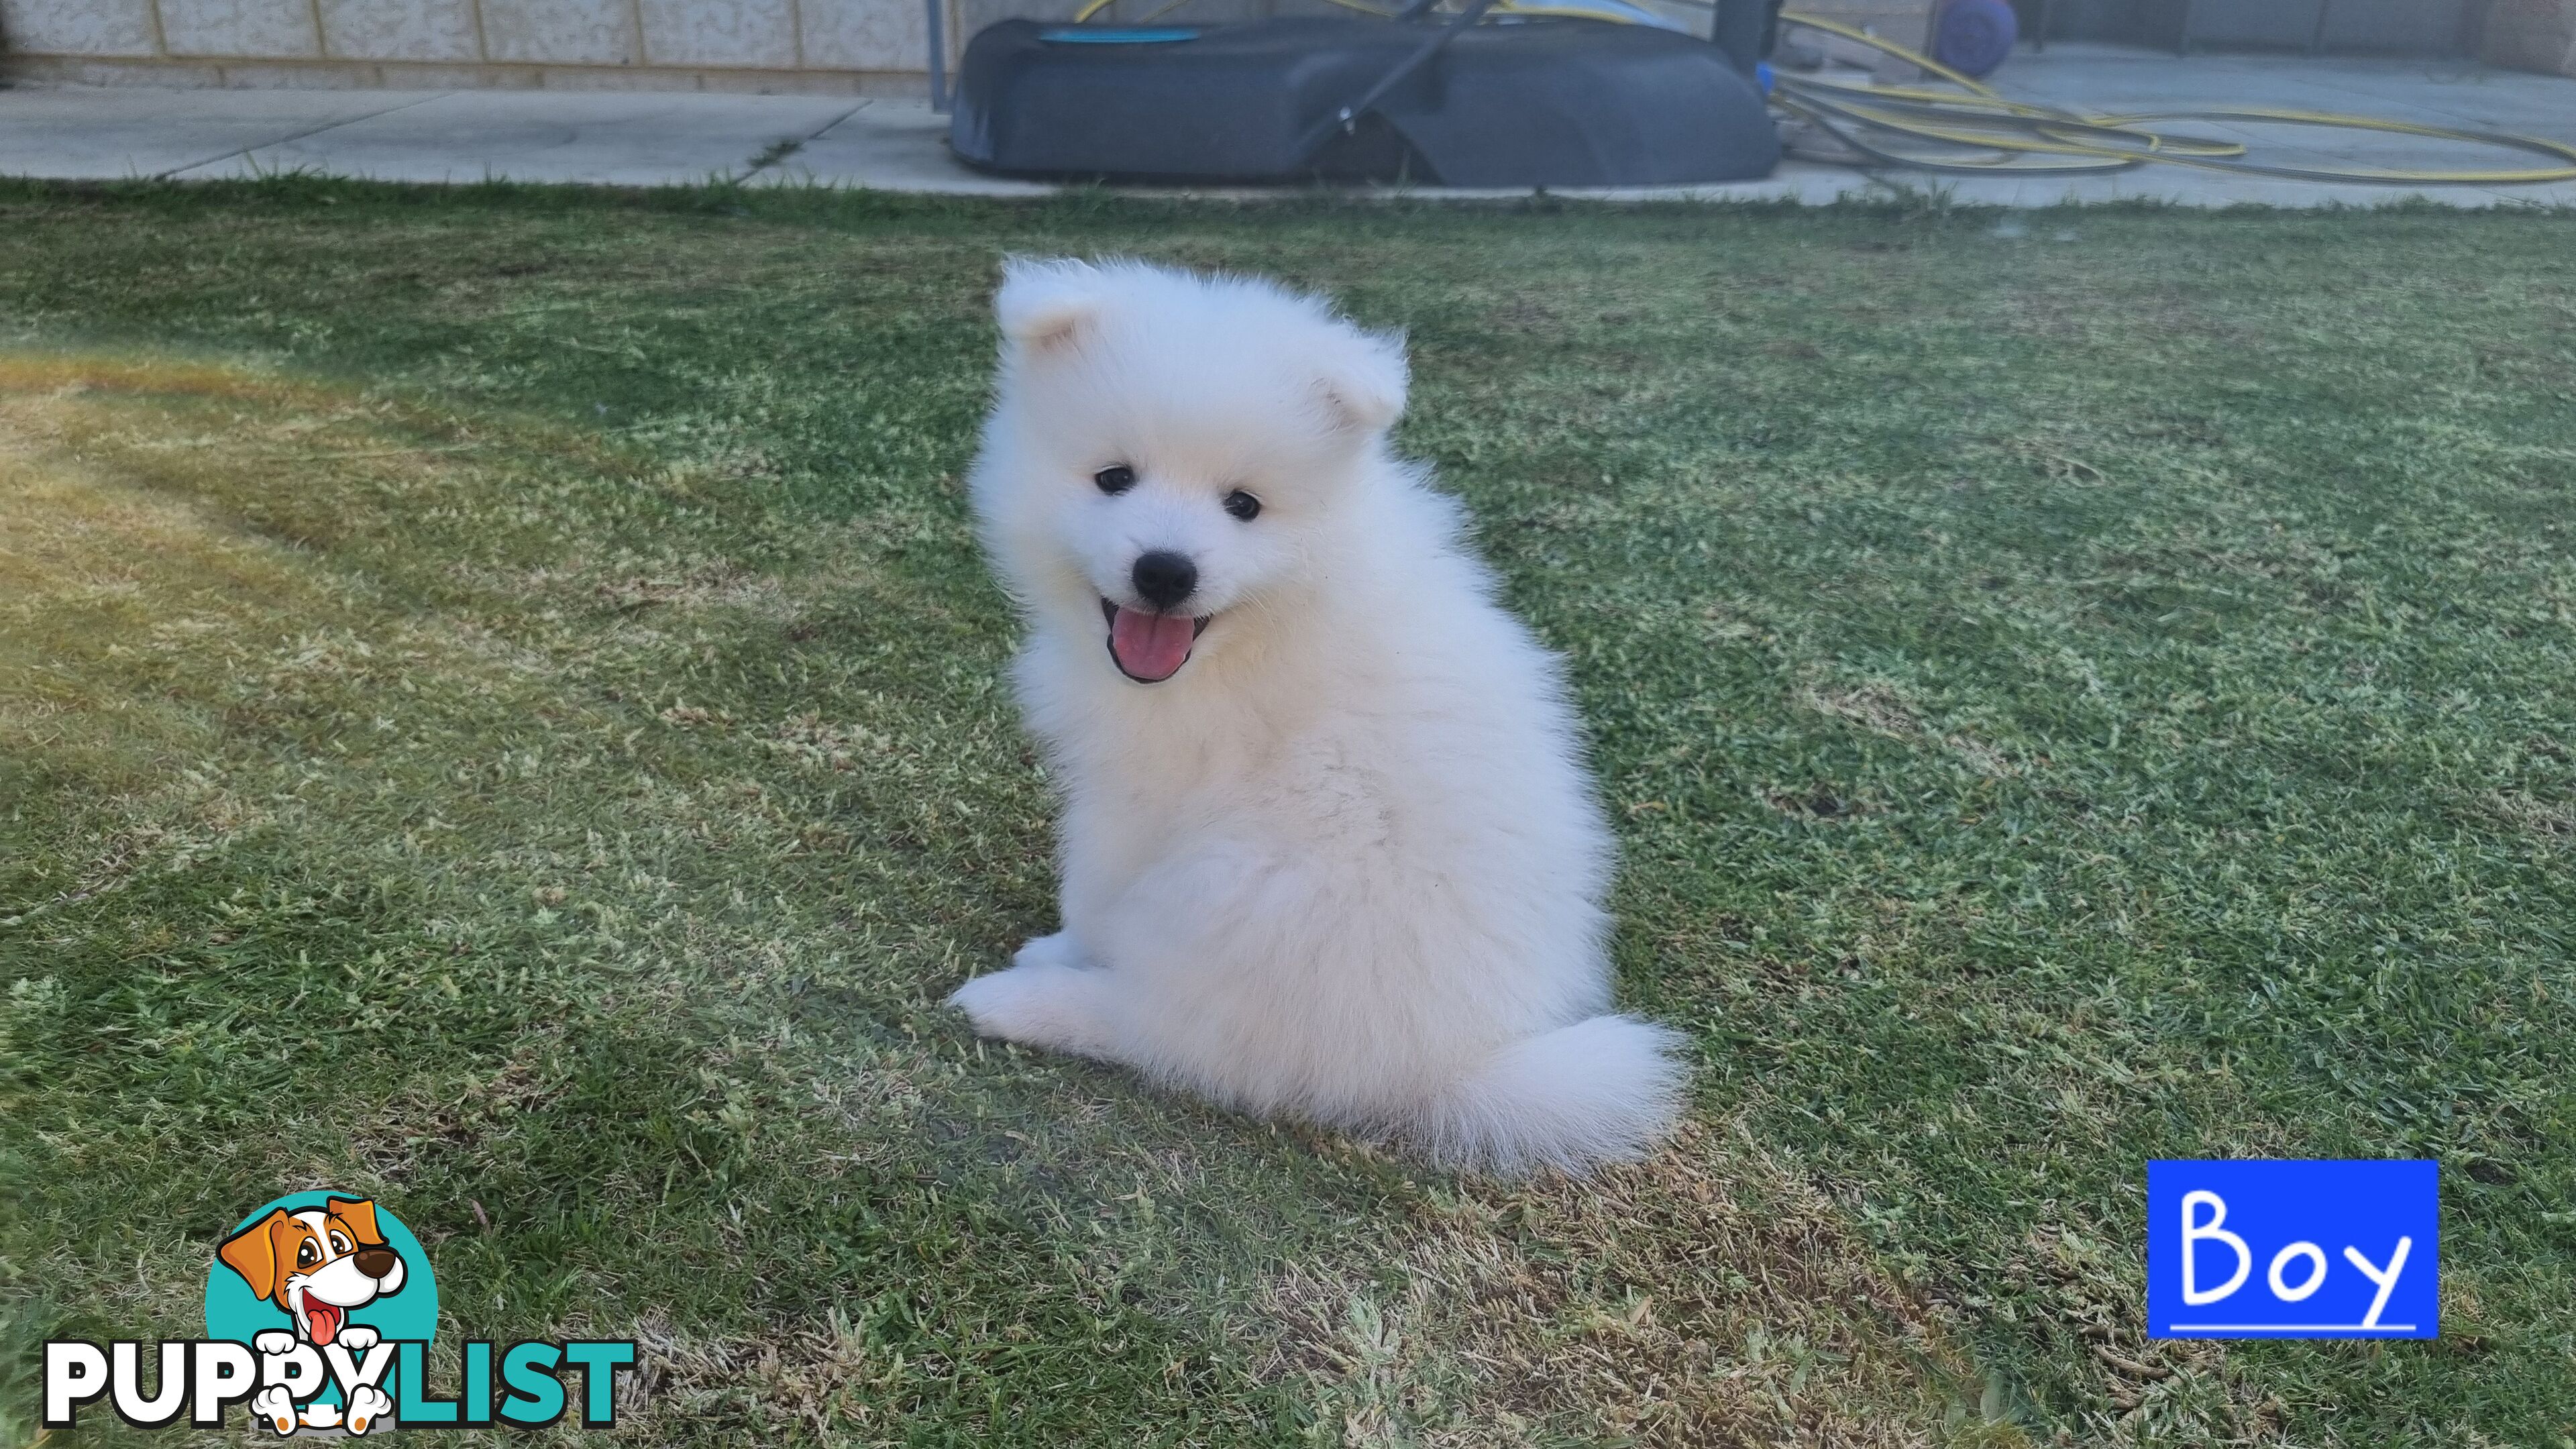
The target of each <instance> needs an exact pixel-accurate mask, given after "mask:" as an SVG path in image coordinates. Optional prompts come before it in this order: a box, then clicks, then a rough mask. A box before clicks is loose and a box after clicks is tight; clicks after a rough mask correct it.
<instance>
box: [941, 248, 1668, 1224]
mask: <svg viewBox="0 0 2576 1449" xmlns="http://www.w3.org/2000/svg"><path fill="white" fill-rule="evenodd" d="M996 311H997V313H998V314H999V317H1000V320H1001V323H1002V327H1003V333H1004V341H1003V353H1002V366H1001V376H1000V383H999V395H998V400H997V402H996V404H995V406H994V408H993V412H992V414H991V416H990V418H989V419H988V420H987V422H986V425H985V430H984V438H983V451H982V455H981V457H980V458H979V459H978V460H977V463H976V465H975V471H974V475H973V482H972V487H973V495H974V503H975V508H976V512H977V515H978V517H979V519H980V521H981V523H982V526H983V532H984V538H985V543H986V547H987V549H988V551H989V553H990V555H991V557H992V561H993V564H994V567H995V569H996V571H997V572H998V573H999V574H1000V576H1001V577H1002V579H1003V581H1004V583H1005V584H1006V586H1007V587H1008V588H1009V589H1010V591H1011V593H1012V595H1013V597H1014V599H1015V600H1016V601H1017V602H1018V604H1019V605H1020V607H1021V609H1022V612H1023V614H1024V615H1025V618H1026V621H1027V626H1028V637H1027V639H1026V642H1025V644H1024V647H1023V648H1022V650H1021V653H1020V656H1019V660H1018V664H1017V680H1018V684H1019V692H1020V698H1021V702H1022V704H1023V706H1024V708H1025V709H1026V711H1027V714H1028V718H1029V722H1030V725H1031V726H1032V728H1033V729H1034V730H1035V732H1036V733H1037V734H1038V736H1039V737H1040V738H1041V739H1042V740H1043V741H1044V743H1045V745H1046V747H1047V752H1048V759H1049V762H1050V766H1051V769H1052V773H1053V776H1054V779H1055V781H1056V783H1057V785H1058V787H1059V788H1060V789H1061V791H1062V794H1063V797H1064V817H1063V822H1062V842H1061V844H1062V862H1063V871H1062V874H1063V895H1062V912H1063V923H1064V924H1063V929H1062V930H1061V931H1060V932H1058V933H1057V934H1055V935H1052V936H1046V937H1042V938H1040V939H1037V940H1033V941H1031V942H1029V943H1028V944H1027V945H1026V946H1024V947H1022V948H1021V950H1020V952H1019V954H1018V957H1017V958H1016V962H1015V964H1014V965H1013V966H1012V967H1011V968H1010V969H1008V970H1005V971H1001V972H997V973H994V974H991V975H987V976H982V977H978V978H976V979H975V980H972V981H969V982H967V983H966V984H965V985H964V986H963V987H960V988H959V989H958V991H957V993H956V996H955V997H954V998H953V1000H954V1001H955V1003H956V1004H957V1005H959V1006H960V1007H963V1008H964V1009H965V1010H966V1012H967V1013H968V1014H969V1015H970V1016H971V1017H972V1018H973V1020H974V1023H975V1026H976V1029H977V1030H978V1031H980V1032H983V1033H984V1034H986V1035H991V1036H1000V1037H1006V1038H1009V1039H1011V1040H1014V1041H1020V1042H1026V1043H1028V1044H1030V1045H1033V1046H1039V1047H1046V1048H1050V1049H1053V1050H1058V1051H1066V1052H1075V1053H1080V1054H1082V1055H1085V1056H1090V1057H1097V1058H1100V1059H1103V1060H1107V1061H1114V1062H1122V1063H1126V1064H1128V1065H1130V1066H1133V1067H1135V1068H1137V1069H1138V1070H1141V1071H1143V1072H1146V1073H1149V1074H1151V1075H1152V1076H1154V1077H1156V1078H1159V1079H1162V1080H1165V1081H1169V1082H1174V1083H1178V1084H1180V1085H1182V1086H1185V1087H1187V1088H1189V1089H1192V1090H1194V1091H1197V1092H1199V1093H1201V1094H1204V1095H1205V1096H1207V1097H1210V1098H1212V1099H1214V1100H1216V1101H1218V1102H1221V1103H1225V1104H1227V1105H1230V1106H1233V1107H1236V1108H1239V1109H1241V1110H1244V1111H1247V1112H1253V1113H1259V1114H1264V1115H1285V1116H1293V1117H1299V1118H1304V1119H1307V1120H1311V1121H1315V1122H1320V1123H1325V1124H1329V1125H1332V1126H1336V1127H1340V1128H1345V1129H1349V1130H1352V1131H1357V1132H1362V1133H1368V1134H1373V1135H1382V1136H1390V1137H1394V1138H1397V1139H1400V1140H1402V1141H1404V1142H1406V1143H1408V1144H1410V1145H1411V1146H1412V1147H1414V1148H1415V1149H1416V1150H1418V1151H1420V1152H1422V1153H1424V1154H1425V1155H1427V1156H1429V1157H1431V1158H1432V1159H1433V1160H1435V1161H1438V1162H1441V1163H1444V1164H1450V1165H1455V1166H1461V1167H1468V1168H1476V1169H1482V1170H1486V1171H1492V1172H1501V1173H1517V1172H1524V1171H1528V1170H1530V1169H1533V1168H1537V1167H1541V1166H1553V1167H1559V1168H1564V1169H1568V1170H1575V1171H1580V1170H1582V1169H1584V1168H1586V1167H1588V1166H1591V1165H1592V1164H1595V1163H1599V1162H1602V1161H1607V1160H1614V1159H1622V1158H1633V1157H1635V1156H1638V1155H1639V1154H1641V1153H1642V1152H1644V1151H1645V1150H1646V1149H1647V1148H1648V1146H1649V1145H1651V1144H1652V1143H1653V1142H1654V1141H1655V1139H1656V1138H1658V1137H1659V1136H1661V1135H1662V1134H1663V1133H1664V1132H1665V1131H1666V1130H1667V1129H1669V1127H1670V1126H1671V1124H1672V1120H1673V1117H1674V1114H1675V1112H1676V1111H1677V1109H1678V1105H1679V1096H1680V1087H1681V1076H1682V1074H1681V1071H1680V1069H1679V1067H1678V1066H1676V1065H1675V1063H1674V1062H1673V1061H1672V1059H1671V1057H1670V1056H1669V1054H1668V1053H1669V1050H1670V1046H1671V1034H1670V1033H1668V1032H1666V1031H1665V1030H1663V1029H1662V1028H1660V1027H1656V1026H1651V1025H1648V1024H1647V1023H1644V1022H1641V1021H1637V1020H1634V1019H1632V1018H1629V1017H1624V1016H1611V1015H1603V1014H1601V1013H1603V1012H1604V1011H1605V1010H1606V1008H1607V1007H1608V1006H1609V1002H1610V970H1609V963H1608V960H1607V958H1606V956H1605V954H1604V941H1603V938H1604V935H1605V933H1606V930H1607V927H1608V921H1607V918H1606V917H1605V915H1604V913H1603V911H1602V907H1601V899H1602V895H1603V892H1604V890H1605V888H1606V887H1607V885H1608V883H1609V877H1610V871H1611V865H1612V845H1611V840H1610V836H1609V833H1608V831H1607V830H1606V829H1604V827H1603V825H1602V821H1601V816H1600V812H1599V810H1598V808H1597V807H1596V805H1595V803H1594V801H1593V799H1592V794H1591V787H1590V782H1589V780H1588V779H1587V778H1586V775H1585V771H1584V768H1583V764H1582V759H1581V744H1580V741H1579V738H1578V735H1577V731H1576V723H1575V719H1574V716H1573V713H1572V711H1571V710H1570V709H1569V708H1568V706H1567V704H1566V701H1565V698H1564V691H1563V689H1562V687H1561V685H1560V683H1559V679H1558V671H1557V666H1556V661H1555V660H1554V658H1553V657H1552V656H1551V655H1549V654H1548V653H1547V652H1546V651H1544V650H1543V649H1542V648H1541V647H1540V646H1539V645H1538V643H1537V642H1536V641H1535V640H1534V639H1532V638H1531V637H1530V635H1529V633H1528V631H1527V630H1526V629H1524V628H1523V627H1522V626H1521V625H1520V623H1519V622H1518V621H1517V620H1515V619H1513V618H1512V617H1511V616H1510V615H1509V614H1506V613H1505V612H1504V611H1503V610H1502V609H1501V608H1499V607H1498V606H1497V605H1496V604H1495V602H1494V600H1493V586H1492V583H1491V580H1490V579H1489V578H1488V576H1487V574H1486V572H1485V570H1484V568H1483V567H1482V565H1481V564H1479V563H1478V561H1477V560H1476V559H1475V558H1474V557H1473V556H1472V555H1470V553H1469V552H1468V551H1467V548H1466V546H1465V544H1464V542H1463V541H1462V539H1461V537H1460V533H1461V520H1460V517H1459V513H1458V510H1457V508H1456V506H1455V505H1454V504H1453V503H1452V502H1451V501H1450V500H1449V499H1448V498H1447V497H1445V496H1443V495H1442V494H1440V493H1437V492H1435V491H1433V489H1432V488H1431V487H1430V486H1429V485H1428V481H1427V479H1426V477H1425V475H1424V473H1423V471H1422V470H1421V469H1419V468H1417V467H1414V466H1411V465H1408V464H1405V463H1402V462H1400V461H1398V460H1397V459H1396V458H1395V457H1394V456H1393V455H1392V454H1391V453H1390V452H1389V450H1388V447H1387V442H1386V430H1387V428H1388V426H1389V425H1390V424H1392V423H1393V422H1394V420H1395V419H1396V417H1397V416H1398V414H1400V413H1401V412H1402V410H1403V406H1404V389H1405V366H1404V356H1403V348H1402V344H1401V342H1400V340H1399V339H1396V338H1391V337H1382V336H1374V335H1371V334H1368V333H1365V332H1362V331H1360V330H1359V329H1358V328H1356V327H1353V326H1352V325H1350V324H1349V323H1347V322H1345V321H1343V320H1341V319H1340V318H1339V317H1338V316H1336V315H1335V314H1334V313H1333V312H1332V310H1331V309H1330V308H1329V307H1327V306H1326V305H1325V304H1323V303H1321V302H1319V301H1316V300H1313V299H1311V298H1306V297H1301V296H1296V295H1293V294H1291V293H1288V292H1285V291H1282V290H1280V289H1279V288H1277V287H1275V286H1272V285H1271V284H1268V283H1266V282H1261V281H1255V280H1246V279H1238V278H1203V277H1197V276H1191V275H1187V274H1183V273H1178V272H1172V271H1167V270H1163V269H1160V268H1154V267H1148V266H1143V265H1139V264H1134V263H1114V264H1104V265H1100V266H1091V265H1086V264H1083V263H1079V262H1045V263H1027V262H1020V263H1014V264H1013V265H1012V266H1011V268H1010V270H1009V273H1008V275H1007V276H1006V278H1005V281H1004V284H1003V287H1002V291H1001V294H1000V296H999V298H998V299H997V302H996ZM1114 463H1124V464H1127V465H1129V466H1131V467H1132V468H1134V469H1135V471H1136V473H1137V475H1138V482H1137V484H1136V485H1135V487H1133V488H1132V489H1130V490H1129V491H1128V492H1126V493H1123V494H1120V495H1118V496H1115V497H1112V496H1109V495H1106V494H1104V493H1102V492H1101V491H1100V490H1099V489H1098V488H1097V487H1095V486H1094V485H1093V482H1092V478H1093V475H1094V474H1095V473H1097V472H1098V471H1099V470H1101V469H1102V468H1104V467H1107V466H1109V465H1111V464H1114ZM1236 489H1242V490H1246V491H1249V492H1251V493H1252V494H1254V495H1255V496H1256V497H1258V498H1259V499H1260V500H1261V503H1262V505H1263V506H1262V511H1261V513H1260V516H1259V517H1258V518H1256V519H1254V520H1252V521H1251V522H1241V521H1238V520H1236V519H1234V518H1232V517H1230V516H1229V515H1228V514H1227V513H1226V511H1225V510H1224V508H1223V507H1222V506H1221V500H1222V499H1223V498H1224V497H1225V496H1226V495H1227V494H1228V493H1229V492H1231V491H1233V490H1236ZM1149 549H1171V550H1176V551H1179V552H1181V553H1184V554H1186V555H1188V556H1189V557H1190V558H1191V559H1192V560H1193V561H1194V562H1195V563H1196V564H1197V566H1198V569H1199V576H1200V588H1199V593H1198V594H1197V595H1195V596H1193V597H1192V598H1191V599H1190V600H1189V602H1188V603H1187V605H1186V606H1185V607H1186V609H1187V611H1188V612H1190V613H1192V614H1194V615H1205V616H1208V617H1209V623H1208V626H1207V629H1206V632H1205V633H1204V634H1202V635H1201V636H1200V638H1199V639H1198V641H1197V644H1196V646H1195V648H1194V651H1193V653H1192V655H1191V657H1190V660H1189V662H1188V663H1187V664H1185V665H1184V666H1182V668H1181V670H1180V672H1179V673H1178V674H1176V675H1174V676H1173V677H1172V678H1170V679H1169V680H1167V681H1165V682H1163V683H1160V684H1151V685H1146V684H1138V683H1135V682H1132V681H1130V680H1129V679H1127V678H1126V677H1124V676H1123V675H1122V674H1121V672H1120V671H1119V669H1118V668H1117V667H1116V666H1115V665H1114V663H1113V662H1112V660H1111V658H1110V656H1109V653H1108V650H1107V647H1106V625H1105V624H1104V623H1103V620H1102V615H1101V607H1100V604H1101V600H1102V599H1103V598H1108V599H1111V600H1113V601H1116V602H1119V603H1122V604H1129V605H1135V604H1138V603H1140V602H1141V601H1139V600H1137V599H1136V598H1135V595H1134V590H1133V587H1132V586H1131V584H1130V582H1129V570H1130V569H1131V568H1132V567H1133V564H1134V561H1135V559H1136V557H1137V555H1138V554H1140V553H1142V552H1145V551H1147V550H1149Z"/></svg>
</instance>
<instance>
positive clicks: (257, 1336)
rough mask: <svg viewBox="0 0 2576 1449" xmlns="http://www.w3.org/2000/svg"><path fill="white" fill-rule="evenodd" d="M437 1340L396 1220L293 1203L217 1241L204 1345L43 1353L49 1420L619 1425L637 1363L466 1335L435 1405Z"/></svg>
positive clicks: (342, 1207)
mask: <svg viewBox="0 0 2576 1449" xmlns="http://www.w3.org/2000/svg"><path fill="white" fill-rule="evenodd" d="M437 1331H438V1284H437V1281H436V1280H435V1279H433V1278H432V1277H431V1276H430V1271H429V1257H428V1255H427V1254H426V1253H424V1252H422V1251H421V1246H420V1239H418V1238H416V1237H414V1236H412V1232H411V1229H409V1228H407V1227H405V1226H403V1223H402V1221H401V1219H399V1218H397V1217H395V1216H394V1215H393V1214H392V1213H391V1212H388V1211H386V1210H385V1209H383V1208H380V1207H378V1206H376V1204H375V1203H374V1202H372V1201H370V1200H368V1199H366V1198H360V1197H351V1196H349V1195H348V1194H346V1193H336V1192H300V1193H290V1194H288V1195H287V1196H285V1197H281V1198H279V1199H277V1200H276V1201H274V1202H271V1203H267V1204H265V1205H263V1206H262V1207H260V1208H259V1209H258V1210H257V1211H255V1212H253V1213H251V1214H250V1215H249V1216H247V1217H245V1218H243V1219H242V1220H241V1221H240V1222H239V1223H236V1224H235V1225H234V1226H233V1229H232V1231H231V1232H230V1233H228V1234H226V1235H225V1237H224V1239H223V1241H222V1242H221V1243H219V1244H218V1245H217V1246H216V1249H215V1261H214V1262H213V1263H212V1264H211V1265H210V1266H209V1267H208V1269H207V1272H206V1336H205V1337H204V1338H202V1339H195V1340H187V1341H180V1342H165V1343H159V1344H147V1343H143V1342H140V1341H136V1340H126V1339H120V1340H117V1341H115V1342H113V1343H108V1344H97V1343H91V1342H88V1341H86V1340H82V1339H58V1340H56V1341H54V1342H51V1343H48V1344H46V1345H45V1380H44V1394H45V1416H44V1426H45V1427H46V1428H48V1429H69V1428H71V1427H73V1425H74V1422H75V1418H76V1416H77V1414H78V1413H79V1411H80V1410H81V1408H82V1407H83V1406H85V1405H90V1404H94V1403H96V1402H97V1401H98V1400H99V1399H101V1398H105V1399H107V1400H108V1404H107V1407H108V1408H110V1409H112V1410H113V1411H114V1412H115V1414H116V1416H117V1417H118V1418H120V1419H123V1420H124V1421H125V1422H126V1423H128V1424H132V1425H135V1426H136V1427H138V1428H147V1429H148V1428H159V1427H162V1426H165V1425H171V1424H177V1423H180V1422H182V1421H183V1420H184V1421H185V1422H188V1423H192V1424H195V1425H197V1426H199V1427H211V1426H218V1425H221V1424H222V1423H223V1422H224V1416H225V1413H226V1411H227V1410H229V1409H230V1408H231V1407H232V1406H233V1405H234V1404H238V1403H242V1402H244V1401H247V1402H248V1404H249V1406H250V1414H251V1418H252V1420H253V1422H255V1423H259V1424H264V1425H266V1426H267V1427H268V1428H270V1429H271V1430H274V1431H275V1432H276V1433H277V1434H278V1435H279V1436H281V1437H283V1436H286V1435H291V1434H298V1433H305V1432H314V1433H325V1434H333V1435H337V1434H350V1435H358V1436H364V1435H368V1434H373V1433H380V1432H382V1431H384V1430H386V1429H388V1428H392V1427H395V1426H397V1425H398V1426H400V1427H402V1428H405V1429H440V1428H481V1427H485V1426H488V1425H491V1424H494V1423H502V1424H508V1425H512V1426H514V1427H517V1428H524V1429H534V1428H541V1427H543V1426H545V1425H548V1424H552V1423H555V1422H557V1421H559V1420H560V1419H562V1418H563V1417H564V1415H565V1414H566V1413H567V1412H569V1411H570V1409H571V1407H572V1404H573V1395H574V1394H575V1393H577V1394H578V1396H579V1401H580V1408H581V1422H582V1423H583V1424H584V1425H585V1426H586V1427H589V1428H594V1429H599V1428H607V1427H609V1426H610V1425H611V1424H613V1423H614V1422H615V1412H616V1397H617V1396H616V1387H617V1371H618V1370H619V1369H628V1368H633V1367H634V1366H635V1345H634V1343H633V1342H631V1341H628V1340H614V1341H594V1342H578V1341H577V1342H571V1343H549V1342H543V1341H531V1342H526V1343H516V1344H512V1345H511V1346H510V1347H509V1348H508V1349H507V1350H506V1351H503V1352H498V1353H496V1352H495V1348H496V1345H494V1344H492V1343H489V1342H485V1341H482V1340H468V1341H466V1342H465V1343H464V1344H463V1345H462V1346H461V1351H460V1354H459V1358H460V1361H461V1368H462V1376H463V1382H462V1384H461V1386H460V1391H459V1392H458V1393H457V1395H456V1396H455V1397H453V1398H439V1397H436V1396H434V1395H433V1394H432V1393H431V1392H430V1386H429V1346H430V1343H431V1340H432V1338H433V1337H434V1336H435V1335H436V1333H437ZM147 1361H148V1362H149V1364H150V1365H151V1368H152V1370H153V1372H152V1373H151V1374H150V1375H149V1377H150V1379H151V1383H150V1385H149V1387H148V1388H147V1387H146V1384H145V1379H146V1377H147V1375H146V1371H145V1366H146V1363H147ZM496 1369H497V1376H496V1372H495V1371H496ZM568 1370H569V1371H571V1374H570V1375H569V1376H567V1371H568ZM576 1380H577V1382H578V1387H577V1388H575V1387H574V1383H575V1381H576ZM496 1385H497V1388H498V1393H497V1395H496V1392H495V1389H496Z"/></svg>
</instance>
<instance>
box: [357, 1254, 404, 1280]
mask: <svg viewBox="0 0 2576 1449" xmlns="http://www.w3.org/2000/svg"><path fill="white" fill-rule="evenodd" d="M398 1261H400V1260H399V1259H397V1258H396V1257H395V1256H394V1250H393V1249H391V1248H360V1249H359V1250H358V1271H359V1272H361V1273H364V1274H366V1275H367V1276H368V1277H370V1278H382V1277H384V1276H385V1275H386V1274H388V1273H391V1272H392V1271H393V1270H394V1264H395V1263H396V1262H398Z"/></svg>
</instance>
